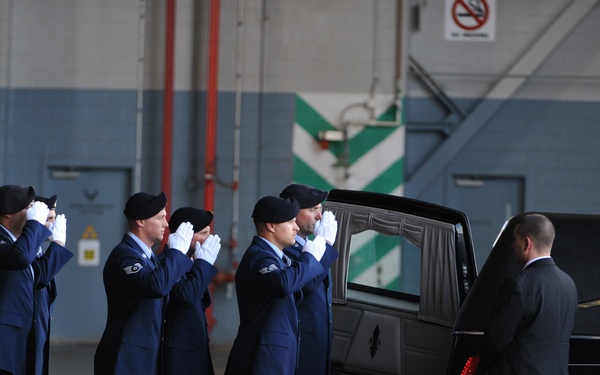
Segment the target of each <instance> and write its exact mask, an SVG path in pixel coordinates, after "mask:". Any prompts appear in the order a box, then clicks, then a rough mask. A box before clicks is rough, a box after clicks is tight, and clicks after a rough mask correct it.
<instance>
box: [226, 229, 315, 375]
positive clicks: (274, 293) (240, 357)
mask: <svg viewBox="0 0 600 375" xmlns="http://www.w3.org/2000/svg"><path fill="white" fill-rule="evenodd" d="M322 273H323V267H322V266H321V264H320V263H319V262H318V261H317V260H316V259H315V258H314V257H313V256H312V255H310V254H308V253H303V254H302V255H301V256H300V257H299V258H298V260H297V261H295V262H293V263H292V265H291V266H290V267H287V266H286V264H285V263H284V262H283V261H282V260H281V258H280V257H279V256H278V255H277V254H276V253H275V251H274V250H273V249H272V248H271V246H269V244H268V243H267V242H265V241H264V240H263V239H261V238H260V237H257V236H255V237H254V239H253V240H252V244H251V245H250V247H249V248H248V249H247V250H246V252H245V253H244V256H243V257H242V260H241V262H240V265H239V267H238V269H237V272H236V275H235V286H236V292H237V300H238V309H239V313H240V327H239V330H238V334H237V337H236V339H235V342H234V343H233V347H232V348H231V352H230V354H229V359H228V362H227V368H226V369H225V374H226V375H242V374H243V375H253V374H265V375H266V374H269V375H271V374H278V375H293V374H294V373H295V371H296V361H297V357H298V312H297V310H296V302H295V297H294V293H296V292H298V291H300V290H301V289H302V287H303V286H304V284H306V283H307V282H308V281H309V280H312V279H314V278H315V277H317V276H318V275H320V274H322Z"/></svg>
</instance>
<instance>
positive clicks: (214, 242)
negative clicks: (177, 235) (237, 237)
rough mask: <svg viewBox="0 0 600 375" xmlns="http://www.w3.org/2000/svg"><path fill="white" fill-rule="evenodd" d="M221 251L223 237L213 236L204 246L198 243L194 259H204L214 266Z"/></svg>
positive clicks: (205, 241) (207, 239)
mask: <svg viewBox="0 0 600 375" xmlns="http://www.w3.org/2000/svg"><path fill="white" fill-rule="evenodd" d="M219 250H221V237H219V235H218V234H211V235H210V236H208V237H207V238H206V240H204V243H203V244H202V245H200V242H196V251H195V252H194V259H204V260H205V261H207V262H208V263H210V264H213V265H214V264H215V261H216V260H217V256H218V255H219Z"/></svg>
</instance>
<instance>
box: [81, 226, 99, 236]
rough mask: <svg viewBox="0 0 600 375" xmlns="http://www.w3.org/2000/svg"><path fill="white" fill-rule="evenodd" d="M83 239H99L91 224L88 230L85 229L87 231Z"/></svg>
mask: <svg viewBox="0 0 600 375" xmlns="http://www.w3.org/2000/svg"><path fill="white" fill-rule="evenodd" d="M81 238H82V239H84V240H95V239H97V238H98V235H97V234H96V231H95V230H94V227H93V226H92V225H91V224H90V225H88V226H87V228H85V231H84V232H83V236H81Z"/></svg>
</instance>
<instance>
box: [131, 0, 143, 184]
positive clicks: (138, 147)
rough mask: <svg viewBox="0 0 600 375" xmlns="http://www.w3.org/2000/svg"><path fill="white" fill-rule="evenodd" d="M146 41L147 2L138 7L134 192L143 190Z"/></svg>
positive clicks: (141, 1) (141, 2) (141, 0)
mask: <svg viewBox="0 0 600 375" xmlns="http://www.w3.org/2000/svg"><path fill="white" fill-rule="evenodd" d="M145 39H146V0H140V2H139V5H138V62H137V81H136V84H137V90H136V95H137V103H136V116H135V134H136V135H135V167H134V170H133V175H134V179H133V192H134V193H135V192H138V191H140V190H141V188H142V145H143V143H142V128H143V119H144V117H143V116H144V41H145Z"/></svg>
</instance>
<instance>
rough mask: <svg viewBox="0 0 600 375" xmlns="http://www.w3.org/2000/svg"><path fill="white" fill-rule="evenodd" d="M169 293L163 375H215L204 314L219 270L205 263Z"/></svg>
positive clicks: (195, 264)
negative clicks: (211, 283) (210, 285)
mask: <svg viewBox="0 0 600 375" xmlns="http://www.w3.org/2000/svg"><path fill="white" fill-rule="evenodd" d="M189 264H190V265H191V269H190V270H189V271H188V272H187V273H186V274H185V276H184V277H182V278H181V279H180V280H179V281H178V282H177V284H175V286H173V289H171V292H170V293H169V304H168V306H167V313H166V316H167V318H166V322H165V340H164V346H165V347H164V348H163V350H162V352H163V356H164V357H163V366H162V367H163V373H164V374H173V375H185V374H196V375H213V374H214V369H213V364H212V359H211V356H210V350H209V346H208V342H209V337H208V324H207V322H206V314H205V310H206V308H207V307H208V306H210V303H211V297H210V293H209V291H208V284H209V283H210V281H211V280H212V278H213V277H214V276H215V275H216V274H217V268H216V267H214V266H213V265H211V264H210V263H208V262H207V261H205V260H202V259H196V260H195V261H194V262H193V263H192V262H191V261H190V262H189Z"/></svg>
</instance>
